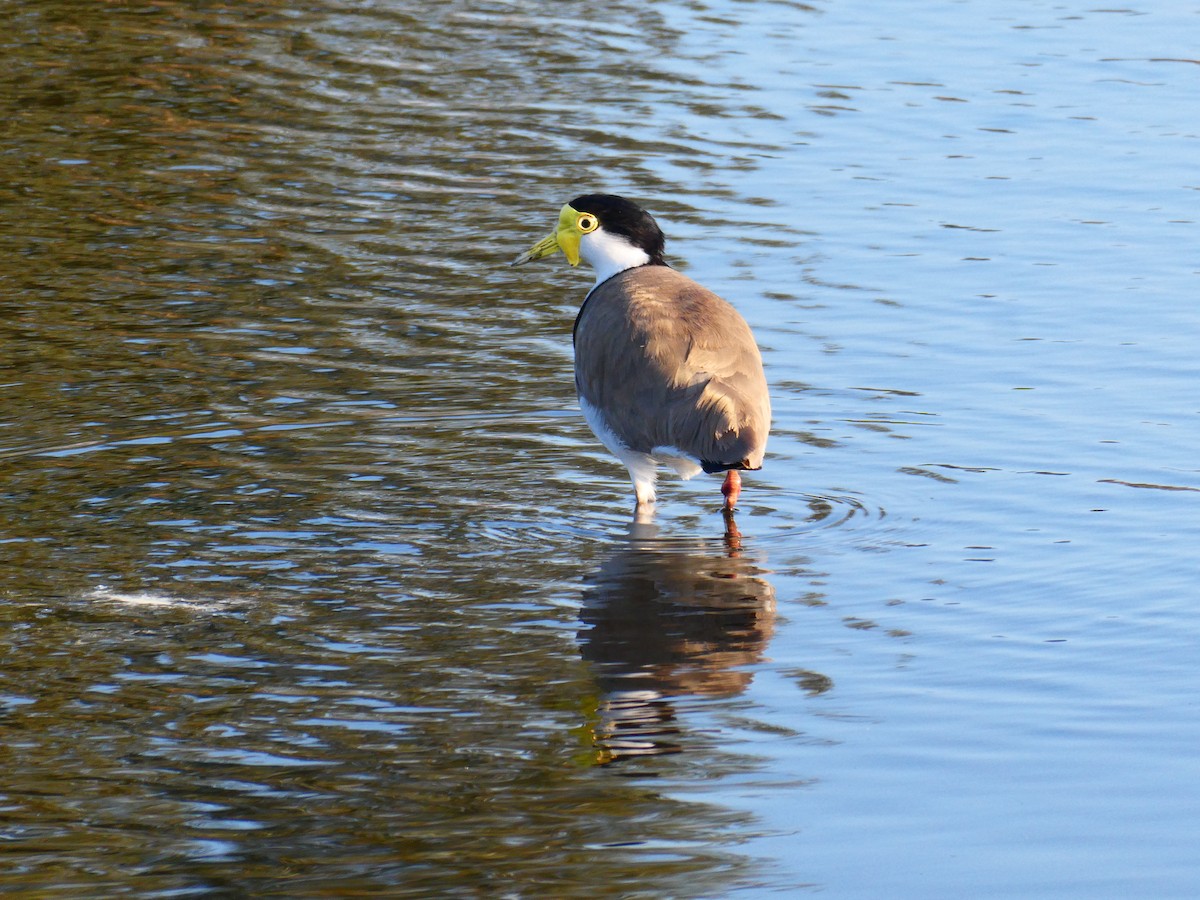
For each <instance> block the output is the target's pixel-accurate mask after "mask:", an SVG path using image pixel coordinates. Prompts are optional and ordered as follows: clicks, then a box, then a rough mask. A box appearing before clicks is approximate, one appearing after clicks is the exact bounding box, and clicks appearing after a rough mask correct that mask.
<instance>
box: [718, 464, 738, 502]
mask: <svg viewBox="0 0 1200 900" xmlns="http://www.w3.org/2000/svg"><path fill="white" fill-rule="evenodd" d="M741 492H742V476H741V475H739V474H738V472H737V469H730V470H729V471H727V472H726V473H725V483H724V484H723V485H721V493H722V494H724V495H725V508H726V509H733V508H734V507H735V506H737V501H738V495H739V494H741Z"/></svg>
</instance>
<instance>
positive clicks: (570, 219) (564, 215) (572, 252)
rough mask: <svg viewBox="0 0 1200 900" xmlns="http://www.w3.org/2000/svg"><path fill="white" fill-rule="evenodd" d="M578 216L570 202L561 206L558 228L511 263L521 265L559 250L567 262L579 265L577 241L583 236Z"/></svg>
mask: <svg viewBox="0 0 1200 900" xmlns="http://www.w3.org/2000/svg"><path fill="white" fill-rule="evenodd" d="M579 217H580V212H579V211H578V210H577V209H575V208H574V207H573V206H571V204H570V203H568V204H566V205H565V206H563V208H562V210H560V211H559V214H558V228H556V229H555V230H554V232H553V233H552V234H549V235H547V236H546V237H544V238H542V239H541V240H540V241H538V242H537V243H536V244H534V245H533V246H532V247H530V248H529V249H528V250H526V251H525V252H524V253H522V254H521V255H520V256H518V257H517V258H516V259H514V260H513V261H512V265H514V266H521V265H524V264H525V263H527V262H533V261H534V260H535V259H544V258H545V257H547V256H553V255H554V254H555V253H557V252H558V251H559V250H561V251H562V252H563V255H564V256H565V257H566V258H567V262H569V263H570V264H571V265H573V266H577V265H579V241H580V240H581V239H582V237H583V234H582V232H581V231H580V229H579Z"/></svg>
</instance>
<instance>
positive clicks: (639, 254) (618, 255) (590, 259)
mask: <svg viewBox="0 0 1200 900" xmlns="http://www.w3.org/2000/svg"><path fill="white" fill-rule="evenodd" d="M579 256H580V258H581V259H582V260H583V261H584V262H586V263H587V264H588V265H589V266H591V267H592V271H593V272H594V273H595V274H596V284H600V282H602V281H607V280H608V279H610V278H612V277H613V276H614V275H616V274H617V273H618V272H624V271H625V270H626V269H632V268H634V267H635V266H644V265H645V264H646V263H648V262H650V255H649V254H648V253H646V251H645V250H643V249H642V248H640V247H635V246H633V244H631V243H629V240H628V238H625V237H622V236H621V235H619V234H609V233H608V232H607V231H605V230H604V229H603V228H597V229H596V230H595V231H592V232H589V233H588V234H585V235H584V236H583V239H582V240H581V241H580V242H579Z"/></svg>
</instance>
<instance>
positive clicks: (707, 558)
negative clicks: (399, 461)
mask: <svg viewBox="0 0 1200 900" xmlns="http://www.w3.org/2000/svg"><path fill="white" fill-rule="evenodd" d="M725 522H726V531H725V535H724V538H723V540H720V541H714V540H707V541H706V540H703V539H685V540H680V539H673V538H663V537H661V536H660V534H659V529H658V527H657V526H656V525H654V524H653V522H650V521H637V520H635V521H634V523H633V524H632V525H631V526H630V532H629V537H628V539H627V540H626V541H625V542H624V543H623V544H622V545H621V546H620V547H618V548H617V549H616V550H615V551H614V552H613V553H612V554H611V555H610V556H608V557H607V558H606V559H605V560H604V562H603V563H602V565H601V566H600V568H599V570H598V571H596V572H595V573H593V574H592V575H591V576H590V578H589V579H588V581H587V585H586V589H585V593H584V597H583V608H582V611H581V613H580V617H581V619H582V620H583V626H584V627H583V628H582V629H581V630H580V632H579V640H580V652H581V654H582V656H583V658H584V659H585V660H587V661H588V662H590V663H592V664H593V666H594V668H595V671H596V678H597V682H598V686H599V688H600V701H599V710H598V717H597V718H598V721H597V722H596V723H595V726H594V747H595V752H596V757H597V759H598V761H599V762H601V763H604V764H608V763H613V762H618V761H620V760H622V759H628V758H631V757H640V756H654V755H659V754H664V753H678V752H680V751H681V750H682V749H683V747H682V744H681V728H680V726H679V724H678V721H677V717H678V712H677V709H676V702H677V698H680V697H682V696H685V695H686V696H692V697H703V698H718V697H733V696H736V695H738V694H740V693H741V692H742V691H744V690H745V689H746V688H747V687H748V686H749V684H750V682H751V680H752V679H753V673H752V672H751V670H750V668H749V666H750V665H751V664H753V663H755V662H757V661H758V660H760V659H761V658H762V655H763V651H764V650H765V648H766V644H767V641H768V640H769V639H770V637H771V634H772V632H773V630H774V621H775V591H774V589H773V588H772V587H771V585H770V583H769V582H768V581H767V580H766V578H765V577H763V575H764V571H763V570H762V569H761V568H759V565H758V563H757V561H756V560H755V558H754V555H753V554H752V553H747V552H745V551H744V550H743V548H742V538H741V535H740V533H739V532H738V530H737V526H736V524H735V523H734V521H733V516H732V515H729V514H727V515H726V517H725Z"/></svg>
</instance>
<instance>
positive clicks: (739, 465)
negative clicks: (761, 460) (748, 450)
mask: <svg viewBox="0 0 1200 900" xmlns="http://www.w3.org/2000/svg"><path fill="white" fill-rule="evenodd" d="M700 468H702V469H703V470H704V472H705V474H707V475H712V474H713V473H715V472H726V471H728V470H729V469H740V470H742V471H745V472H757V471H758V470H759V469H761V468H762V465H761V464H760V465H757V466H752V465H750V457H746V458H745V459H742V460H739V461H738V462H733V463H723V462H713V461H712V460H711V459H702V460H700Z"/></svg>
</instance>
